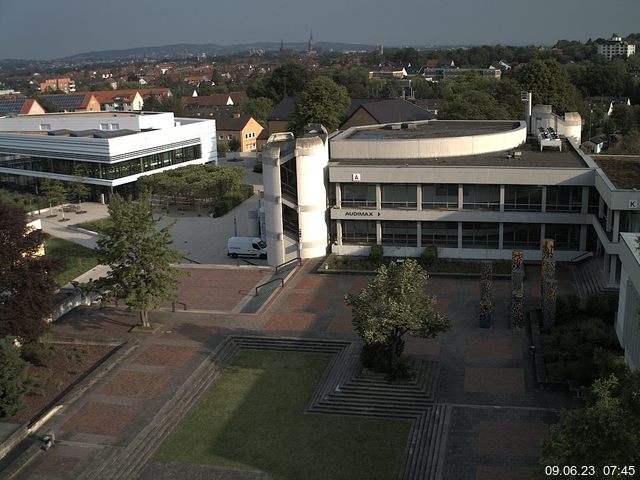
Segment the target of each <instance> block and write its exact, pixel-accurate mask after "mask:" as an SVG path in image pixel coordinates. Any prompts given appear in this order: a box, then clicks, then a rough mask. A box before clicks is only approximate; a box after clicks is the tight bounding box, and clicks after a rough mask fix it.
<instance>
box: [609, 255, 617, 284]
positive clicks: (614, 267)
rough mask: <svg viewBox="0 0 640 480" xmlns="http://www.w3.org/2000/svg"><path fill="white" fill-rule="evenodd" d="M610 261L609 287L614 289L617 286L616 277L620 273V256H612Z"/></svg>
mask: <svg viewBox="0 0 640 480" xmlns="http://www.w3.org/2000/svg"><path fill="white" fill-rule="evenodd" d="M610 257H611V258H610V259H609V286H610V287H614V286H615V285H616V283H617V282H616V276H617V273H618V255H610Z"/></svg>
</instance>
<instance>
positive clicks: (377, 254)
mask: <svg viewBox="0 0 640 480" xmlns="http://www.w3.org/2000/svg"><path fill="white" fill-rule="evenodd" d="M369 256H370V257H371V259H372V260H373V261H374V262H376V264H378V265H381V264H382V262H383V261H384V248H383V246H382V245H373V246H372V247H371V253H370V254H369Z"/></svg>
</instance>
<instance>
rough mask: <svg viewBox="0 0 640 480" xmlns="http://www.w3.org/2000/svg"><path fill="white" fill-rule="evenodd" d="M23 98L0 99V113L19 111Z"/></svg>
mask: <svg viewBox="0 0 640 480" xmlns="http://www.w3.org/2000/svg"><path fill="white" fill-rule="evenodd" d="M25 101H26V99H25V98H12V99H8V100H0V115H9V114H11V113H20V110H21V109H22V106H23V105H24V102H25Z"/></svg>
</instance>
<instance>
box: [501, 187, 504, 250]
mask: <svg viewBox="0 0 640 480" xmlns="http://www.w3.org/2000/svg"><path fill="white" fill-rule="evenodd" d="M500 211H501V212H504V185H500ZM500 225H501V226H502V224H500ZM500 238H501V240H500V242H502V237H500ZM501 244H502V243H501ZM500 249H502V247H500Z"/></svg>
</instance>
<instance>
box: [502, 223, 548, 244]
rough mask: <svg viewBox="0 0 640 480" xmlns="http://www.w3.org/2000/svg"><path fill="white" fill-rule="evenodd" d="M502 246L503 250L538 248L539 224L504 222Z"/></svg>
mask: <svg viewBox="0 0 640 480" xmlns="http://www.w3.org/2000/svg"><path fill="white" fill-rule="evenodd" d="M502 247H503V248H504V249H505V250H510V249H520V248H521V249H525V250H539V249H540V225H539V224H536V223H505V224H504V225H503V238H502Z"/></svg>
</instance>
